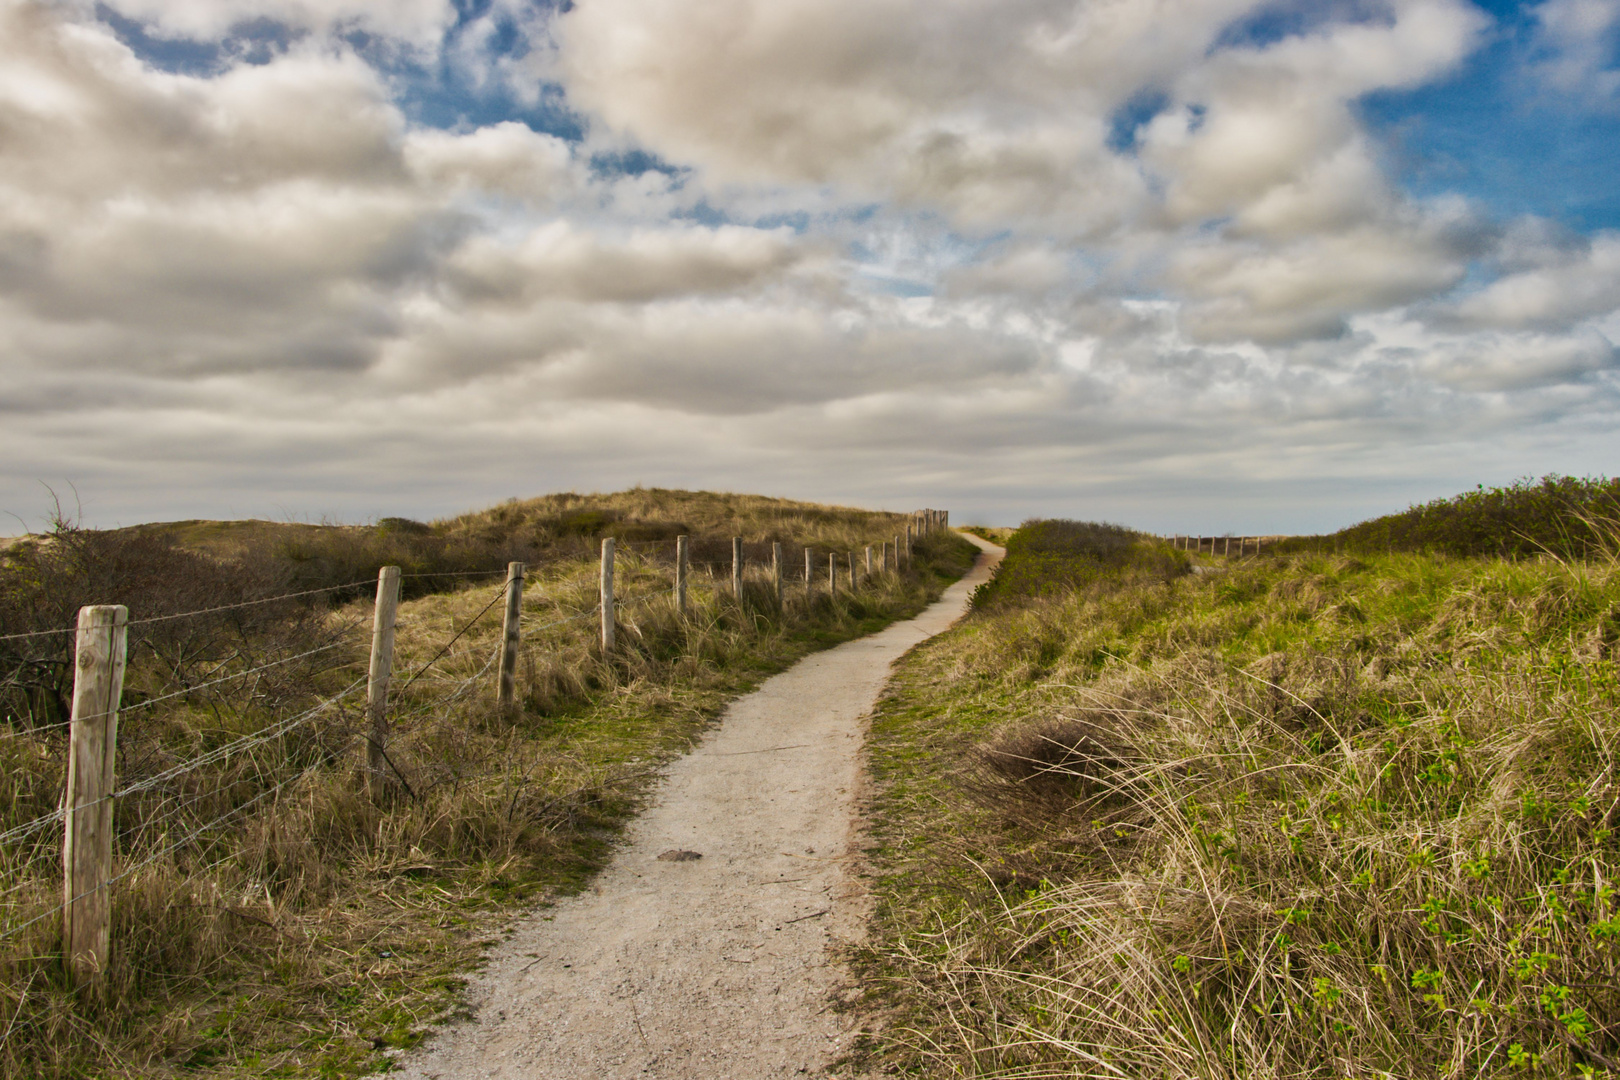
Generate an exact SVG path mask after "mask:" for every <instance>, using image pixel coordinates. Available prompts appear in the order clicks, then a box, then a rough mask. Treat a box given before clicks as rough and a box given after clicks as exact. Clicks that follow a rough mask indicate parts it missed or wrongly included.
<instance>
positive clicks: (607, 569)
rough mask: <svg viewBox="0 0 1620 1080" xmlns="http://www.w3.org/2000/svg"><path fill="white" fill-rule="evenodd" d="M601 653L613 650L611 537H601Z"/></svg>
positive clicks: (604, 654)
mask: <svg viewBox="0 0 1620 1080" xmlns="http://www.w3.org/2000/svg"><path fill="white" fill-rule="evenodd" d="M601 602H602V655H603V656H606V655H608V654H609V653H611V652H612V651H613V537H611V536H604V537H602V601H601Z"/></svg>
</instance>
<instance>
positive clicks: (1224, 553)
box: [1221, 536, 1232, 558]
mask: <svg viewBox="0 0 1620 1080" xmlns="http://www.w3.org/2000/svg"><path fill="white" fill-rule="evenodd" d="M1231 554H1232V538H1231V537H1230V536H1228V537H1227V538H1226V543H1224V544H1222V545H1221V557H1222V558H1226V557H1228V556H1230V555H1231Z"/></svg>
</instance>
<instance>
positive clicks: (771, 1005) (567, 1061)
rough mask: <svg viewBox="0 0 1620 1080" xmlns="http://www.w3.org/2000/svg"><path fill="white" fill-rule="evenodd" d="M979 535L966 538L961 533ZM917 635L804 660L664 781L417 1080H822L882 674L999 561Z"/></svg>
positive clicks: (507, 957)
mask: <svg viewBox="0 0 1620 1080" xmlns="http://www.w3.org/2000/svg"><path fill="white" fill-rule="evenodd" d="M963 535H967V534H963ZM968 539H970V540H972V541H973V542H974V543H975V544H978V545H979V547H980V548H981V549H983V550H982V552H981V554H980V555H979V558H978V561H977V562H976V563H975V565H974V568H973V570H972V571H971V572H970V573H969V574H968V575H967V576H966V577H965V578H963V579H962V580H961V581H959V582H957V583H956V584H955V585H952V586H951V587H950V588H949V589H947V590H946V591H945V595H944V596H943V597H942V598H941V599H940V600H939V601H938V602H936V603H934V604H933V605H931V606H930V607H929V608H927V609H926V610H925V611H923V612H922V614H920V615H919V616H917V617H916V618H915V619H911V620H909V621H907V622H902V623H896V624H894V625H893V626H890V627H889V628H887V629H885V630H882V631H880V632H878V633H876V634H872V635H870V636H868V637H864V638H860V639H858V640H856V641H851V642H847V643H846V644H843V645H840V646H838V647H836V648H833V649H829V650H827V651H826V652H821V653H816V654H814V655H812V656H809V657H806V658H805V659H804V660H802V661H800V662H799V663H798V664H796V665H795V666H794V667H792V668H791V669H789V670H788V671H785V672H783V673H782V674H780V675H776V676H774V677H772V678H771V679H769V680H767V681H766V682H765V683H763V684H762V685H761V686H760V688H759V689H758V690H756V691H755V692H754V693H752V694H749V695H748V696H746V697H743V698H739V699H738V700H737V701H735V702H733V703H732V704H731V706H730V707H729V708H728V709H727V710H726V712H725V714H724V715H723V716H722V718H721V720H720V723H719V724H718V725H716V727H715V728H713V729H712V730H711V731H710V732H709V733H708V734H707V736H706V737H705V738H704V739H703V741H702V742H701V743H700V744H699V745H698V747H697V748H696V749H695V750H693V751H692V753H690V754H688V755H686V756H685V757H683V758H680V759H678V760H677V761H675V762H673V763H671V764H670V765H669V767H668V768H667V769H666V771H665V777H664V779H663V781H662V784H661V787H660V789H659V790H658V792H657V793H656V794H655V796H654V798H653V800H652V801H651V804H650V805H649V807H648V809H647V810H646V811H645V812H644V813H643V814H642V815H641V816H640V817H638V818H637V819H636V820H635V821H634V822H633V823H632V824H631V825H630V827H629V829H628V830H627V833H626V837H625V842H624V843H623V845H622V846H621V847H620V849H619V851H618V853H617V854H616V855H615V857H614V858H613V861H612V862H611V863H610V864H609V865H608V867H607V868H606V869H604V870H603V871H602V873H601V874H600V875H599V876H598V877H597V879H596V881H595V883H594V884H593V885H592V886H591V887H590V888H589V889H588V890H587V891H585V892H584V893H582V894H580V895H578V896H574V897H568V898H565V899H562V900H559V901H558V902H557V903H556V904H555V906H553V907H550V908H546V909H542V910H541V911H538V912H536V913H534V914H532V915H529V916H526V917H525V918H524V920H523V921H522V922H521V923H519V924H518V926H517V927H516V929H515V932H514V933H513V934H512V936H511V937H510V938H508V939H507V940H506V941H505V942H504V943H502V944H501V945H500V946H497V947H496V948H495V950H494V951H493V952H492V953H491V956H490V958H489V962H488V964H487V965H486V967H485V968H484V969H483V970H482V971H481V972H479V973H477V974H476V975H474V976H473V977H472V978H471V980H470V985H469V1005H470V1007H471V1009H472V1012H473V1019H472V1020H470V1021H466V1022H462V1023H458V1024H454V1025H451V1026H449V1027H447V1028H445V1029H443V1030H442V1031H441V1032H440V1033H438V1034H437V1035H436V1036H435V1037H434V1038H432V1039H431V1040H430V1041H429V1042H428V1043H426V1044H425V1045H424V1046H423V1047H422V1048H420V1049H418V1050H417V1051H414V1052H412V1053H410V1054H408V1055H406V1056H404V1057H403V1058H401V1059H400V1060H399V1061H398V1066H399V1068H400V1070H401V1071H399V1072H394V1073H390V1074H389V1075H390V1076H393V1077H399V1076H403V1077H405V1078H408V1080H473V1078H480V1080H482V1078H486V1077H488V1078H502V1080H517V1078H520V1077H521V1078H523V1080H549V1078H564V1077H566V1078H571V1080H572V1078H583V1077H603V1078H620V1077H632V1076H635V1077H647V1076H651V1077H663V1078H670V1080H689V1078H690V1080H698V1078H703V1080H710V1078H719V1077H724V1078H729V1080H753V1078H756V1077H791V1076H819V1075H826V1071H827V1068H828V1066H829V1064H830V1063H832V1062H833V1061H835V1060H836V1059H837V1058H838V1057H839V1056H840V1055H841V1054H842V1053H843V1052H844V1051H845V1049H846V1047H847V1044H848V1041H849V1039H850V1037H851V1036H852V1034H853V1032H852V1030H851V1029H850V1027H849V1023H848V1021H846V1020H845V1018H844V1017H843V1016H842V1015H841V1014H840V1012H839V1011H837V1010H835V1009H834V1008H833V1006H834V1004H835V997H834V995H835V994H836V993H837V992H838V991H839V989H840V987H842V986H844V985H845V983H846V980H847V979H848V975H847V973H845V972H844V971H842V970H840V968H839V966H838V964H837V962H836V956H835V947H836V945H837V944H838V943H840V942H849V941H855V940H858V939H859V938H860V936H861V935H862V933H863V932H864V927H865V920H866V896H865V893H864V890H863V889H862V887H861V885H860V883H859V880H858V878H857V877H856V874H855V872H854V871H855V865H854V863H855V860H857V859H858V858H859V850H860V847H859V845H860V821H859V815H858V809H857V798H858V795H859V791H860V786H861V784H862V782H863V776H864V769H863V767H862V753H861V750H862V744H863V741H864V737H865V731H866V722H867V717H868V716H869V714H870V712H871V709H872V706H873V704H874V702H875V701H876V700H877V697H878V695H879V694H880V693H881V692H882V689H883V686H884V683H885V682H886V681H887V679H888V675H889V667H890V665H891V664H892V663H893V662H894V661H895V660H896V659H898V658H899V657H900V656H901V655H902V654H903V653H905V652H906V651H907V650H908V649H910V648H911V647H912V646H914V645H916V644H917V643H919V642H921V641H924V640H926V639H927V638H929V637H932V636H933V635H934V634H937V633H939V632H940V631H942V630H944V629H946V628H947V627H949V626H950V625H951V624H952V623H954V622H955V621H956V620H957V619H958V618H960V617H961V616H962V614H963V613H964V612H965V611H966V610H967V604H968V598H969V596H970V594H971V593H972V590H973V589H974V587H975V586H977V585H978V584H979V583H980V582H982V581H984V580H985V579H986V578H988V577H989V575H990V571H991V569H992V568H993V567H994V565H995V563H996V562H997V561H999V559H1000V557H1001V553H1002V551H1001V549H1000V548H998V547H995V546H993V545H991V544H987V543H985V542H984V541H982V540H979V539H978V538H977V537H973V536H968Z"/></svg>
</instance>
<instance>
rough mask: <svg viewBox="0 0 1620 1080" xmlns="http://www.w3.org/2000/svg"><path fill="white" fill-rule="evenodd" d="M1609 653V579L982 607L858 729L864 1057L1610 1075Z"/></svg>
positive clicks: (1321, 575) (1328, 572) (1616, 581)
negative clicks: (870, 831)
mask: <svg viewBox="0 0 1620 1080" xmlns="http://www.w3.org/2000/svg"><path fill="white" fill-rule="evenodd" d="M1016 546H1017V545H1016V538H1015V543H1014V544H1011V545H1009V550H1013V549H1014V548H1015V547H1016ZM1617 647H1620V567H1617V566H1616V565H1615V563H1614V561H1613V560H1612V559H1608V558H1603V557H1595V558H1593V559H1592V560H1589V561H1575V560H1565V561H1558V560H1554V559H1551V558H1543V559H1535V560H1529V559H1521V560H1520V561H1516V562H1515V561H1508V560H1500V559H1478V558H1472V559H1456V558H1447V557H1444V556H1441V555H1435V554H1402V553H1399V552H1397V553H1395V554H1387V553H1376V554H1366V555H1361V556H1358V557H1355V558H1350V557H1344V556H1333V555H1331V554H1323V553H1303V554H1297V555H1291V556H1282V557H1263V558H1257V559H1256V558H1251V559H1248V560H1243V561H1236V560H1234V561H1233V562H1232V563H1231V564H1230V569H1229V570H1228V571H1227V572H1226V573H1222V574H1206V575H1187V576H1174V575H1168V576H1162V577H1157V578H1154V577H1146V576H1137V577H1132V576H1131V575H1129V574H1124V573H1122V574H1120V575H1119V576H1114V577H1109V576H1098V577H1096V578H1093V579H1092V580H1090V581H1086V582H1083V583H1081V584H1080V585H1079V586H1077V587H1074V588H1071V589H1067V590H1063V591H1061V592H1055V593H1053V594H1050V595H1035V596H1032V597H1028V598H1026V599H1023V600H1021V601H1020V602H1018V603H1007V602H1005V601H998V602H997V603H996V604H994V605H987V606H986V607H985V608H983V609H982V610H980V611H979V612H977V613H976V614H975V615H973V616H972V617H971V618H970V619H969V620H968V621H967V622H965V623H964V624H962V625H961V626H959V627H958V628H956V629H955V630H953V631H951V632H949V633H947V634H945V635H942V636H941V637H938V638H935V639H933V640H932V641H930V642H928V643H926V644H925V645H923V646H922V647H920V648H919V649H917V650H915V651H913V652H912V653H911V654H909V655H908V657H907V658H906V660H904V661H903V662H902V664H901V665H900V667H899V670H898V675H897V678H896V681H895V683H894V684H893V687H892V691H891V693H890V694H889V695H888V696H887V697H886V699H885V700H884V702H883V703H882V705H881V707H880V709H879V712H878V715H877V717H876V719H875V723H874V726H873V742H872V749H871V755H872V757H871V765H872V769H873V772H874V774H875V777H876V780H877V790H878V793H877V795H876V796H875V799H874V806H873V810H874V817H875V825H874V829H875V836H874V839H875V843H876V846H875V848H874V852H873V858H874V862H875V870H876V875H877V877H876V880H877V896H878V907H877V921H876V928H875V932H874V934H873V937H872V942H871V944H870V946H869V947H868V948H866V949H865V950H864V951H863V952H862V953H861V954H860V956H859V962H860V964H861V966H862V969H863V970H864V972H865V974H866V975H867V977H868V978H869V980H870V985H872V986H875V987H879V988H881V989H880V990H879V991H878V992H877V993H876V994H875V995H874V996H873V997H872V998H870V999H869V1005H870V1007H871V1009H872V1013H871V1015H870V1016H869V1017H868V1020H869V1024H868V1028H867V1031H868V1034H867V1036H866V1037H865V1041H864V1043H863V1046H864V1051H863V1052H864V1054H865V1055H867V1056H868V1059H869V1060H868V1061H867V1062H866V1064H868V1065H871V1066H874V1067H881V1068H887V1069H890V1070H893V1071H898V1072H903V1073H919V1074H926V1075H953V1076H955V1075H982V1076H1054V1075H1064V1076H1128V1077H1138V1076H1141V1077H1177V1078H1179V1077H1200V1078H1208V1077H1223V1078H1228V1077H1229V1078H1232V1080H1237V1078H1252V1077H1324V1078H1327V1077H1346V1076H1349V1077H1387V1076H1401V1077H1407V1076H1469V1077H1472V1076H1501V1077H1509V1076H1512V1077H1553V1076H1559V1077H1568V1076H1611V1075H1620V965H1617V958H1616V949H1617V948H1620V897H1617V896H1616V893H1615V881H1616V877H1617V875H1620V838H1617V835H1616V829H1617V826H1620V780H1617V778H1616V777H1617V768H1620V762H1617V760H1616V756H1617V753H1620V680H1617V669H1616V666H1615V665H1616V649H1617Z"/></svg>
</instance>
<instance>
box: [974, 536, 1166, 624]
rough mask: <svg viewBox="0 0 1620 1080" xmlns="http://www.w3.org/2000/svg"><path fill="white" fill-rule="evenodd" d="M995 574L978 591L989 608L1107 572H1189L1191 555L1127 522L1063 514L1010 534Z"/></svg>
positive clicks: (978, 601) (979, 602)
mask: <svg viewBox="0 0 1620 1080" xmlns="http://www.w3.org/2000/svg"><path fill="white" fill-rule="evenodd" d="M1006 548H1007V554H1006V556H1005V557H1004V558H1003V559H1002V560H1001V565H1000V566H999V567H997V568H996V572H995V575H994V576H993V577H992V578H991V579H990V580H989V581H987V582H985V583H984V584H983V585H981V586H979V588H978V590H977V591H976V592H975V593H974V594H973V604H974V606H975V607H978V608H989V607H995V606H1004V605H1006V604H1009V603H1016V602H1018V601H1021V600H1025V599H1028V598H1030V597H1036V596H1052V595H1057V594H1059V593H1064V592H1069V591H1072V590H1074V589H1077V588H1079V587H1081V586H1083V585H1086V584H1089V583H1090V582H1093V581H1097V580H1098V579H1100V578H1102V577H1104V576H1110V577H1113V576H1119V577H1124V578H1131V579H1136V578H1155V577H1156V578H1159V579H1169V578H1172V577H1178V576H1180V575H1181V574H1185V573H1186V572H1187V566H1188V562H1187V557H1186V556H1185V555H1182V554H1180V553H1179V552H1176V551H1175V550H1174V549H1172V548H1171V547H1170V546H1169V545H1168V544H1166V543H1164V542H1163V541H1161V540H1158V539H1157V538H1155V537H1152V536H1148V535H1147V534H1145V533H1139V532H1136V531H1135V530H1133V529H1127V528H1125V527H1124V526H1121V525H1108V524H1103V523H1099V522H1092V521H1068V520H1065V519H1063V518H1048V519H1040V518H1036V519H1032V520H1029V521H1026V522H1024V524H1023V525H1021V526H1019V528H1018V530H1017V531H1016V532H1014V533H1013V534H1012V535H1011V536H1010V537H1008V538H1007V544H1006Z"/></svg>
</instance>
